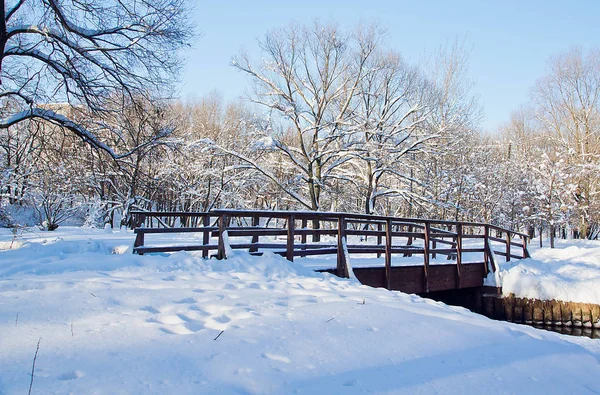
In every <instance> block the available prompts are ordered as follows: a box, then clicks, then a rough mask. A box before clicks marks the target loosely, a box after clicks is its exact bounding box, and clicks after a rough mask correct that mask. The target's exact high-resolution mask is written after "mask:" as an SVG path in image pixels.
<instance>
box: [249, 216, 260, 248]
mask: <svg viewBox="0 0 600 395" xmlns="http://www.w3.org/2000/svg"><path fill="white" fill-rule="evenodd" d="M259 226H260V216H258V215H255V216H253V217H252V228H254V229H256V228H258V227H259ZM259 238H260V235H258V234H255V235H252V244H258V242H259ZM256 251H258V250H257V248H256V247H255V246H253V247H250V252H256Z"/></svg>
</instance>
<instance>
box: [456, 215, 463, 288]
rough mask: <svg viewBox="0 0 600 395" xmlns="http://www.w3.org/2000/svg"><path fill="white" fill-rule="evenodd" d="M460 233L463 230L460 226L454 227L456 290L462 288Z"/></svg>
mask: <svg viewBox="0 0 600 395" xmlns="http://www.w3.org/2000/svg"><path fill="white" fill-rule="evenodd" d="M462 233H463V228H462V225H461V224H457V225H456V276H457V279H456V287H457V288H458V289H460V288H462V281H461V280H462V278H461V274H462V253H463V248H462V247H463V245H462Z"/></svg>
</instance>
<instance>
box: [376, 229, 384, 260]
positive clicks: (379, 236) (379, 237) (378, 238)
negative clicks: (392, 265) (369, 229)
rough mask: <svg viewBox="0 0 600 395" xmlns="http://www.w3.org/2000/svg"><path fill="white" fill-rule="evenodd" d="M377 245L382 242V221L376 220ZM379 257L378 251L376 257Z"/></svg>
mask: <svg viewBox="0 0 600 395" xmlns="http://www.w3.org/2000/svg"><path fill="white" fill-rule="evenodd" d="M377 232H378V233H377V245H378V246H380V245H381V243H382V242H383V236H384V235H383V234H382V233H383V223H382V222H378V223H377ZM379 257H381V253H380V252H378V253H377V258H379Z"/></svg>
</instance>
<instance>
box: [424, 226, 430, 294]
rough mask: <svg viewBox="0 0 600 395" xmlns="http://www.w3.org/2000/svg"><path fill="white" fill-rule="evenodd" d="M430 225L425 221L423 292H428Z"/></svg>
mask: <svg viewBox="0 0 600 395" xmlns="http://www.w3.org/2000/svg"><path fill="white" fill-rule="evenodd" d="M430 226H431V224H430V223H429V222H425V238H424V244H423V250H424V252H423V268H424V278H423V281H424V284H425V292H429V278H428V274H429V234H430Z"/></svg>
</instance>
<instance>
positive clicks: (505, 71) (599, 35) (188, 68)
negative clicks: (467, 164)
mask: <svg viewBox="0 0 600 395" xmlns="http://www.w3.org/2000/svg"><path fill="white" fill-rule="evenodd" d="M599 16H600V1H597V0H596V1H554V0H552V1H538V0H523V1H513V0H508V1H484V0H480V1H458V0H457V1H416V0H415V1H410V2H407V1H401V0H398V1H377V0H371V1H364V0H363V1H354V0H345V1H325V0H321V1H313V0H305V1H301V2H299V1H298V2H291V1H263V0H249V1H221V2H215V1H199V2H198V3H197V4H195V10H194V13H193V18H194V20H195V23H196V25H197V28H198V30H199V31H200V32H201V36H200V37H199V38H197V39H196V40H194V43H193V44H192V48H190V49H188V50H187V51H186V53H185V67H184V72H183V75H182V86H181V97H182V98H184V99H187V98H194V97H198V98H199V97H202V96H205V95H207V94H209V93H211V92H213V91H217V92H219V93H220V94H221V95H222V97H223V98H224V99H225V100H234V99H235V98H237V97H240V96H243V95H244V93H245V92H246V90H247V86H248V85H247V83H248V78H247V77H246V76H244V75H243V74H242V73H240V72H238V71H237V70H236V69H234V68H233V67H231V66H230V62H231V58H232V57H233V56H234V55H236V54H237V53H239V51H240V49H242V48H244V49H245V50H246V51H247V52H248V53H249V54H250V56H251V57H255V58H256V57H259V56H260V53H259V51H258V46H257V40H258V39H262V38H263V37H264V35H265V33H267V31H268V30H269V29H272V28H277V27H281V26H286V25H288V24H289V23H290V22H292V21H296V22H300V23H309V22H311V21H313V20H314V19H315V18H319V19H321V20H323V21H329V20H334V21H337V22H339V23H340V24H341V25H345V26H349V27H351V26H353V25H355V24H356V23H359V22H369V21H376V22H378V23H379V24H380V25H381V26H383V27H385V28H387V30H388V34H387V40H386V44H387V47H388V48H390V49H394V50H396V51H398V52H400V53H401V54H402V55H403V57H404V58H405V59H406V60H408V61H411V62H414V63H418V62H419V61H420V60H421V59H423V58H424V57H425V56H426V55H428V54H431V53H433V52H435V51H436V50H437V49H439V48H440V47H441V46H443V45H445V44H450V43H452V42H453V41H455V40H456V39H458V40H460V41H463V40H464V42H465V46H466V47H467V48H469V49H471V52H470V59H469V76H470V77H471V78H472V79H473V80H474V82H475V87H474V93H475V94H477V95H478V96H479V98H480V101H481V103H482V104H483V106H484V115H485V119H484V121H483V124H482V127H483V128H484V129H486V130H489V131H494V130H496V129H497V127H498V126H500V125H501V124H502V123H504V122H506V121H508V119H509V117H510V114H511V112H512V111H514V110H515V109H517V108H518V107H519V106H520V105H521V104H524V103H526V102H527V100H528V97H529V92H530V90H531V88H532V86H533V85H534V84H535V81H536V80H537V79H538V78H540V77H542V76H543V75H544V73H545V70H546V65H547V62H548V59H549V58H550V57H551V56H552V55H556V54H558V53H561V52H564V51H567V50H568V49H570V48H572V47H574V46H579V47H582V48H584V49H588V48H592V47H600V20H599V19H598V17H599Z"/></svg>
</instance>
